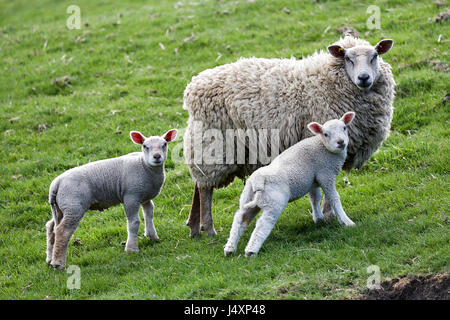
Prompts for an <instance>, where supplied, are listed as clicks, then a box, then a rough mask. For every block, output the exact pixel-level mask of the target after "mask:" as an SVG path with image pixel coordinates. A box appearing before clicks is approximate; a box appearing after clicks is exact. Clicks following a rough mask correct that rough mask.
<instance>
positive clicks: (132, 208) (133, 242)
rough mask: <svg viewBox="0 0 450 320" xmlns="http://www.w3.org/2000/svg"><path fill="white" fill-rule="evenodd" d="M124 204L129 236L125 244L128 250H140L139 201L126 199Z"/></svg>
mask: <svg viewBox="0 0 450 320" xmlns="http://www.w3.org/2000/svg"><path fill="white" fill-rule="evenodd" d="M123 206H124V208H125V214H126V216H127V231H128V238H127V243H126V245H125V251H126V252H136V251H139V247H138V242H137V236H138V231H139V224H140V221H139V201H137V200H136V199H134V198H128V199H124V203H123Z"/></svg>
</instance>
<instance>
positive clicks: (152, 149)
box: [130, 129, 177, 167]
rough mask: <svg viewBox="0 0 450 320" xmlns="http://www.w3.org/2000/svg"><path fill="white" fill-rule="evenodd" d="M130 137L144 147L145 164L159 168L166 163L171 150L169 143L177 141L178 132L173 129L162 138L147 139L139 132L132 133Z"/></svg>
mask: <svg viewBox="0 0 450 320" xmlns="http://www.w3.org/2000/svg"><path fill="white" fill-rule="evenodd" d="M130 137H131V140H132V141H133V142H134V143H136V144H140V145H142V153H143V155H144V162H145V163H146V164H147V165H149V166H152V167H157V166H161V165H162V164H163V163H164V161H166V159H167V152H168V149H169V148H168V146H167V143H168V142H170V141H173V140H175V138H176V137H177V130H176V129H171V130H169V131H167V132H166V133H165V134H163V135H162V136H160V137H158V136H152V137H149V138H146V137H145V136H144V135H143V134H142V133H140V132H139V131H131V132H130Z"/></svg>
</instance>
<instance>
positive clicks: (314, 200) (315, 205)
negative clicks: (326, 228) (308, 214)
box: [308, 187, 323, 223]
mask: <svg viewBox="0 0 450 320" xmlns="http://www.w3.org/2000/svg"><path fill="white" fill-rule="evenodd" d="M308 195H309V201H310V202H311V207H312V216H313V220H314V222H316V223H317V221H319V220H323V214H322V209H321V208H320V198H321V196H322V195H321V193H320V188H314V187H313V188H311V190H310V191H309V194H308Z"/></svg>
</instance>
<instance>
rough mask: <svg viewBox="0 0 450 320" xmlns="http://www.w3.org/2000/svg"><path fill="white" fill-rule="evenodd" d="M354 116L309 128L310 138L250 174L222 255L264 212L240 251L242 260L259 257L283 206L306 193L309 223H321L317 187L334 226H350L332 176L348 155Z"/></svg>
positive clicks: (321, 217)
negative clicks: (331, 213)
mask: <svg viewBox="0 0 450 320" xmlns="http://www.w3.org/2000/svg"><path fill="white" fill-rule="evenodd" d="M354 116H355V113H354V112H347V113H346V114H344V115H343V116H342V118H341V119H339V120H337V119H335V120H330V121H327V122H326V123H325V124H324V125H323V126H321V125H320V124H318V123H317V122H312V123H310V124H308V129H309V130H311V132H312V133H314V134H315V136H314V137H311V138H308V139H305V140H302V141H300V142H298V143H297V144H295V145H294V146H292V147H290V148H289V149H287V150H286V151H284V152H283V153H281V154H280V155H279V156H278V157H276V158H275V159H274V160H273V162H272V163H271V164H270V165H268V166H266V167H262V168H260V169H258V170H256V171H255V172H254V173H253V174H252V175H251V176H250V178H249V179H248V181H247V183H246V184H245V187H244V191H243V192H242V195H241V198H240V208H239V210H238V211H237V212H236V214H235V216H234V221H233V226H232V227H231V231H230V237H229V238H228V242H227V244H226V245H225V247H224V252H225V255H226V256H227V255H230V254H232V253H233V252H234V251H236V247H237V244H238V241H239V238H240V237H241V235H242V233H243V232H244V230H245V229H246V228H247V226H248V225H249V224H250V222H251V221H252V219H253V218H254V217H255V216H256V214H257V213H258V211H259V209H262V210H263V213H262V215H261V217H260V218H259V219H258V221H257V222H256V227H255V230H254V231H253V233H252V236H251V238H250V241H249V242H248V245H247V247H246V248H245V255H246V256H252V255H256V254H257V253H258V251H259V249H260V248H261V246H262V244H263V242H264V241H265V240H266V238H267V237H268V236H269V234H270V232H271V230H272V228H273V227H274V225H275V222H276V221H277V219H278V217H279V216H280V214H281V212H282V211H283V209H284V208H285V207H286V205H287V204H288V202H291V201H294V200H296V199H299V198H301V197H303V196H304V195H305V194H306V193H308V192H309V199H310V202H311V205H312V215H313V219H314V222H317V221H318V220H322V219H323V214H322V210H321V208H320V197H321V193H320V189H319V187H321V188H322V190H323V192H324V194H325V198H326V199H327V201H328V202H329V203H330V205H331V207H332V209H333V210H334V212H335V213H336V215H337V217H338V220H339V222H340V223H341V224H343V225H345V226H353V225H354V223H353V221H352V220H350V219H349V218H348V217H347V215H346V214H345V212H344V210H343V209H342V205H341V201H340V199H339V194H338V193H337V191H336V176H337V175H338V174H339V172H340V171H341V170H342V166H343V165H344V162H345V158H346V156H347V144H348V141H349V139H348V133H347V132H348V130H347V125H349V124H350V123H351V121H352V120H353V117H354Z"/></svg>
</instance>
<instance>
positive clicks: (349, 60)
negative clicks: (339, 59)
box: [345, 56, 353, 65]
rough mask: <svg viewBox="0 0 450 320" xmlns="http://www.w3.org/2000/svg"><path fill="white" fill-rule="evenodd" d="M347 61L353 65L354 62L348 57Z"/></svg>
mask: <svg viewBox="0 0 450 320" xmlns="http://www.w3.org/2000/svg"><path fill="white" fill-rule="evenodd" d="M345 61H347V62H350V63H351V64H352V65H353V61H352V60H351V59H350V58H349V57H348V56H345Z"/></svg>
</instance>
